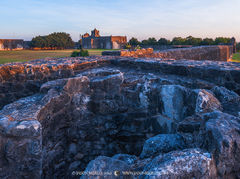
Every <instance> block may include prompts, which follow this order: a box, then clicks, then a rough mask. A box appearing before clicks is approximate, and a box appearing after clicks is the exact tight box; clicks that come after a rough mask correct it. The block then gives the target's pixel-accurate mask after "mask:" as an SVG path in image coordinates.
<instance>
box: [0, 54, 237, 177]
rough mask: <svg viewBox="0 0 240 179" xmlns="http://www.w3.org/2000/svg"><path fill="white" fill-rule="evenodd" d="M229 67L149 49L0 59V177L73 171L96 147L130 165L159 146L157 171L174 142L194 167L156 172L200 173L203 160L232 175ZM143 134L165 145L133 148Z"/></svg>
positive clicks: (137, 166)
mask: <svg viewBox="0 0 240 179" xmlns="http://www.w3.org/2000/svg"><path fill="white" fill-rule="evenodd" d="M239 76H240V65H239V64H237V63H226V62H212V61H192V60H177V61H176V60H166V59H165V60H164V59H159V58H139V59H137V58H131V57H128V58H126V57H88V58H62V59H48V60H36V61H32V62H27V63H19V64H6V65H0V96H1V98H0V106H1V110H0V141H1V148H0V161H1V162H0V170H1V172H0V178H4V177H5V178H14V177H15V176H16V175H17V174H18V176H19V177H20V178H21V177H22V176H25V177H26V178H79V177H80V176H77V175H72V174H73V172H76V171H84V170H85V168H86V166H87V165H88V163H89V162H91V161H92V160H94V159H96V158H97V157H98V156H106V157H112V156H114V157H113V158H110V159H109V158H107V160H105V159H104V161H103V162H104V163H108V162H109V163H114V161H116V160H117V161H120V163H121V162H122V164H123V163H124V165H122V166H125V165H126V166H128V167H130V168H129V170H132V171H138V172H139V171H140V172H141V171H143V170H144V168H145V167H146V166H150V163H151V162H152V161H153V158H154V157H156V155H159V156H164V159H161V160H164V161H166V162H163V163H164V164H163V163H161V165H160V163H159V166H158V165H157V164H156V166H157V167H158V168H159V169H160V170H161V171H166V170H165V169H164V170H163V168H164V167H167V166H169V167H170V166H174V163H178V161H176V160H174V158H177V157H178V155H177V154H176V153H177V152H178V153H179V155H181V156H183V157H182V158H184V159H186V163H184V166H187V165H188V164H192V163H191V161H192V162H193V165H194V166H198V167H196V169H194V170H193V169H191V170H183V171H182V172H181V171H180V168H176V171H177V172H176V173H174V174H172V173H171V172H170V171H168V173H166V176H174V177H181V176H186V177H188V176H189V177H196V178H198V176H202V177H203V178H204V177H206V176H208V175H209V176H210V174H212V169H211V167H212V163H213V167H215V168H216V171H217V173H216V175H217V177H230V178H231V177H232V178H234V177H235V178H236V177H239V174H238V173H239V170H240V169H239V165H238V163H240V162H239V160H238V159H239V158H240V157H239V156H238V153H239V138H240V137H239V131H240V127H239V118H238V115H239V112H240V106H239V101H238V99H239V97H238V94H239V93H240V81H239ZM205 99H208V100H205ZM220 111H222V112H220ZM206 112H207V114H206ZM160 134H162V136H165V137H164V140H163V139H161V140H155V138H154V136H158V135H160ZM176 136H181V137H180V138H178V137H176ZM152 137H153V138H152ZM153 139H154V140H153ZM165 139H166V140H165ZM170 139H171V140H170ZM173 139H174V140H173ZM151 140H153V141H160V142H161V143H162V144H163V145H164V146H165V145H166V146H170V147H165V148H162V149H161V147H162V146H161V145H156V146H155V147H154V146H153V147H148V148H149V149H151V151H152V153H151V152H147V153H146V152H145V153H146V157H145V158H141V157H139V156H140V154H141V153H142V152H144V150H145V149H144V144H145V142H146V141H151ZM147 143H148V142H146V144H147ZM179 143H181V144H182V143H184V148H186V149H188V150H187V151H185V150H182V148H181V147H182V146H183V145H180V144H179ZM171 144H173V145H171ZM175 144H176V145H175ZM176 146H177V147H176ZM179 146H180V147H179ZM189 148H194V149H191V151H190V149H189ZM196 148H202V149H203V150H205V151H204V152H202V150H199V149H196ZM165 149H168V150H166V151H164V150H165ZM172 150H178V151H177V152H174V151H172ZM155 151H157V152H155ZM158 151H160V153H162V154H159V153H158ZM196 151H199V153H198V154H197V152H196ZM163 152H164V154H163ZM167 152H170V153H167ZM207 153H209V154H210V155H209V156H211V157H207V155H205V154H207ZM116 154H119V155H116ZM168 156H171V157H168ZM200 158H201V160H200ZM197 159H199V161H198V162H197ZM156 160H157V159H156ZM206 161H210V163H211V165H210V166H211V167H210V168H208V167H206V166H209V165H205V164H206V163H207V162H206ZM212 161H213V162H212ZM170 163H171V164H170ZM168 164H169V165H168ZM154 165H155V164H154ZM106 166H107V164H106ZM200 166H201V167H200ZM201 168H202V169H201ZM93 169H94V168H93ZM93 169H91V170H93ZM103 170H105V169H104V168H103ZM131 176H132V175H131ZM163 176H164V175H163ZM146 177H147V176H146Z"/></svg>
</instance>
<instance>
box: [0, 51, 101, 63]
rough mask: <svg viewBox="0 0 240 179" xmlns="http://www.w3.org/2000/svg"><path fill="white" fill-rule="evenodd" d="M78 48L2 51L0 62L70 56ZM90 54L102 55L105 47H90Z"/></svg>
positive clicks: (0, 52)
mask: <svg viewBox="0 0 240 179" xmlns="http://www.w3.org/2000/svg"><path fill="white" fill-rule="evenodd" d="M75 50H76V49H70V50H69V49H68V50H19V51H0V64H3V63H9V62H24V61H29V60H35V59H43V58H46V57H69V56H70V55H71V53H72V52H73V51H75ZM88 51H89V55H101V54H102V51H105V49H89V50H88Z"/></svg>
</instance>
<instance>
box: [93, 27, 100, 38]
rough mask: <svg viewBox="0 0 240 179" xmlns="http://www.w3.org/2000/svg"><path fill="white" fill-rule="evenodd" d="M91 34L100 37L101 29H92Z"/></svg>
mask: <svg viewBox="0 0 240 179" xmlns="http://www.w3.org/2000/svg"><path fill="white" fill-rule="evenodd" d="M91 36H92V37H100V34H99V30H97V29H96V28H95V29H94V30H93V31H92V33H91Z"/></svg>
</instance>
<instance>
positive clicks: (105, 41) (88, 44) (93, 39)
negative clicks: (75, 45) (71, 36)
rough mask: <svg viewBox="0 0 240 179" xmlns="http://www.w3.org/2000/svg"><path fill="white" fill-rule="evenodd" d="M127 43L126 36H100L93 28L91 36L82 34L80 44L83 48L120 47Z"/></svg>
mask: <svg viewBox="0 0 240 179" xmlns="http://www.w3.org/2000/svg"><path fill="white" fill-rule="evenodd" d="M126 43H127V37H126V36H100V33H99V31H98V30H97V29H94V30H93V31H92V33H91V36H90V35H89V34H88V33H86V34H84V35H83V36H82V46H83V48H85V49H121V48H123V47H124V46H125V45H126Z"/></svg>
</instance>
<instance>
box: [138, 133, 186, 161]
mask: <svg viewBox="0 0 240 179" xmlns="http://www.w3.org/2000/svg"><path fill="white" fill-rule="evenodd" d="M184 147H185V142H184V140H183V138H182V137H181V136H180V135H178V134H160V135H157V136H155V137H152V138H150V139H148V140H147V141H146V142H145V144H144V146H143V150H142V153H141V155H140V158H148V157H153V156H156V155H157V154H160V153H168V152H171V151H173V150H177V149H183V148H184Z"/></svg>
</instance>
